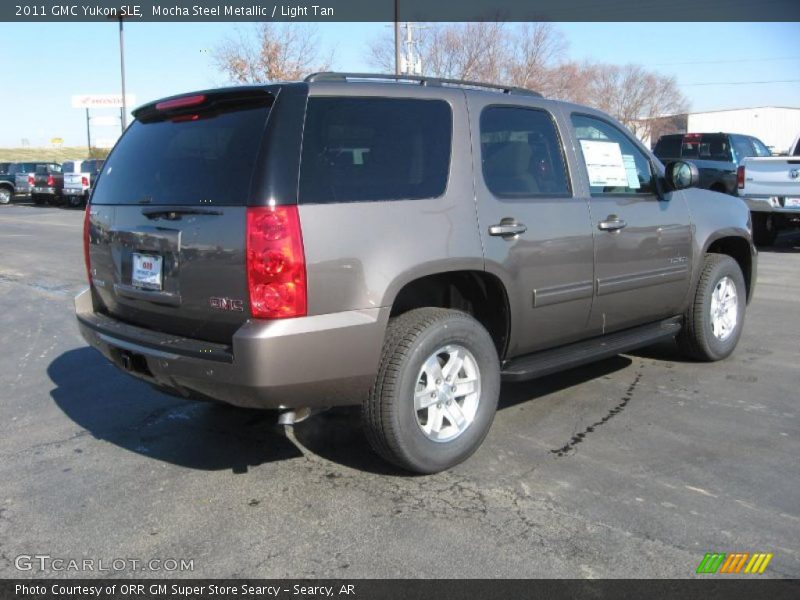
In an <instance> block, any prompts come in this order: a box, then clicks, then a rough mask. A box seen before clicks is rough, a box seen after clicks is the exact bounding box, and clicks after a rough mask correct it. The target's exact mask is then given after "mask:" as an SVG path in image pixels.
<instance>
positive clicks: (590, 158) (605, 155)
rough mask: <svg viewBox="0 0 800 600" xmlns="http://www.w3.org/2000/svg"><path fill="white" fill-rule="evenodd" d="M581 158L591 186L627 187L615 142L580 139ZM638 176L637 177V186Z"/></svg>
mask: <svg viewBox="0 0 800 600" xmlns="http://www.w3.org/2000/svg"><path fill="white" fill-rule="evenodd" d="M580 142H581V149H582V150H583V159H584V161H586V170H587V171H588V172H589V185H590V186H592V187H627V186H628V174H627V171H626V169H625V164H624V163H623V161H622V151H621V150H620V147H619V144H618V143H617V142H598V141H595V140H581V141H580ZM636 187H639V186H638V178H637V186H636Z"/></svg>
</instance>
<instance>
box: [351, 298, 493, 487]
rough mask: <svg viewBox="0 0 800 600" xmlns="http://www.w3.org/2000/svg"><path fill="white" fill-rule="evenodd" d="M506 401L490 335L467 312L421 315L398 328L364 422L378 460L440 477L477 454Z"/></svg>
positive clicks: (393, 325) (392, 326) (411, 315)
mask: <svg viewBox="0 0 800 600" xmlns="http://www.w3.org/2000/svg"><path fill="white" fill-rule="evenodd" d="M499 395H500V361H499V359H498V357H497V350H496V348H495V345H494V342H493V341H492V338H491V336H490V335H489V333H488V332H487V331H486V329H485V328H484V327H483V326H482V325H481V324H480V323H478V322H477V321H476V320H475V319H473V318H472V317H470V316H469V315H467V314H465V313H463V312H459V311H455V310H449V309H443V308H420V309H415V310H411V311H409V312H407V313H404V314H402V315H400V316H398V317H395V318H393V319H391V320H390V322H389V327H388V329H387V333H386V339H385V342H384V347H383V352H382V357H381V364H380V368H379V371H378V375H377V378H376V381H375V384H374V386H373V388H372V390H371V392H370V395H369V397H368V398H367V400H366V401H365V403H364V405H363V407H362V417H363V421H364V425H365V429H366V433H367V437H368V438H369V441H370V444H371V445H372V447H373V448H374V449H375V450H376V451H377V452H378V454H380V455H381V456H383V457H384V458H385V459H386V460H388V461H389V462H391V463H393V464H395V465H397V466H399V467H401V468H403V469H407V470H409V471H413V472H416V473H436V472H439V471H443V470H446V469H449V468H450V467H452V466H454V465H457V464H458V463H460V462H462V461H463V460H465V459H466V458H468V457H469V456H470V455H471V454H472V453H473V452H475V450H477V448H478V447H479V446H480V445H481V443H482V442H483V439H484V438H485V437H486V434H487V433H488V432H489V428H490V427H491V424H492V420H493V419H494V414H495V411H496V410H497V399H498V397H499Z"/></svg>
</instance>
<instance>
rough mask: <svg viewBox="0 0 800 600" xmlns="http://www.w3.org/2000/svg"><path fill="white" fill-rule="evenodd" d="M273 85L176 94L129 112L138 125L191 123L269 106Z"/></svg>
mask: <svg viewBox="0 0 800 600" xmlns="http://www.w3.org/2000/svg"><path fill="white" fill-rule="evenodd" d="M276 91H277V89H276V88H275V87H274V86H270V87H265V86H245V87H235V88H224V89H216V90H206V91H201V92H192V93H189V94H180V95H177V96H170V97H168V98H162V99H161V100H156V101H154V102H150V103H148V104H144V105H142V106H140V107H139V108H137V109H136V110H134V111H133V116H134V117H136V118H137V119H138V120H140V121H142V122H145V123H147V122H152V121H163V120H166V119H171V120H174V119H176V118H178V119H180V120H191V119H192V117H195V115H196V117H195V118H199V117H200V116H201V115H202V116H203V117H208V116H213V115H215V114H219V113H222V112H228V111H231V110H242V109H245V108H255V107H257V106H269V105H270V104H272V101H273V100H274V99H275V92H276Z"/></svg>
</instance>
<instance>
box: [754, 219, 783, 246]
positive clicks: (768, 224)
mask: <svg viewBox="0 0 800 600" xmlns="http://www.w3.org/2000/svg"><path fill="white" fill-rule="evenodd" d="M751 214H752V219H753V241H754V242H755V243H756V246H772V244H774V243H775V238H776V237H777V236H778V228H777V227H776V226H775V218H774V217H773V216H772V215H771V214H769V213H751Z"/></svg>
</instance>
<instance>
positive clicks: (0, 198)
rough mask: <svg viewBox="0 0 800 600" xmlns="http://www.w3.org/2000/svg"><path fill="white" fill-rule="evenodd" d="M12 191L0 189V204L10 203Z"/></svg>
mask: <svg viewBox="0 0 800 600" xmlns="http://www.w3.org/2000/svg"><path fill="white" fill-rule="evenodd" d="M12 195H13V193H12V191H11V190H10V189H9V188H7V187H0V204H8V203H9V202H11V196H12Z"/></svg>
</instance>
